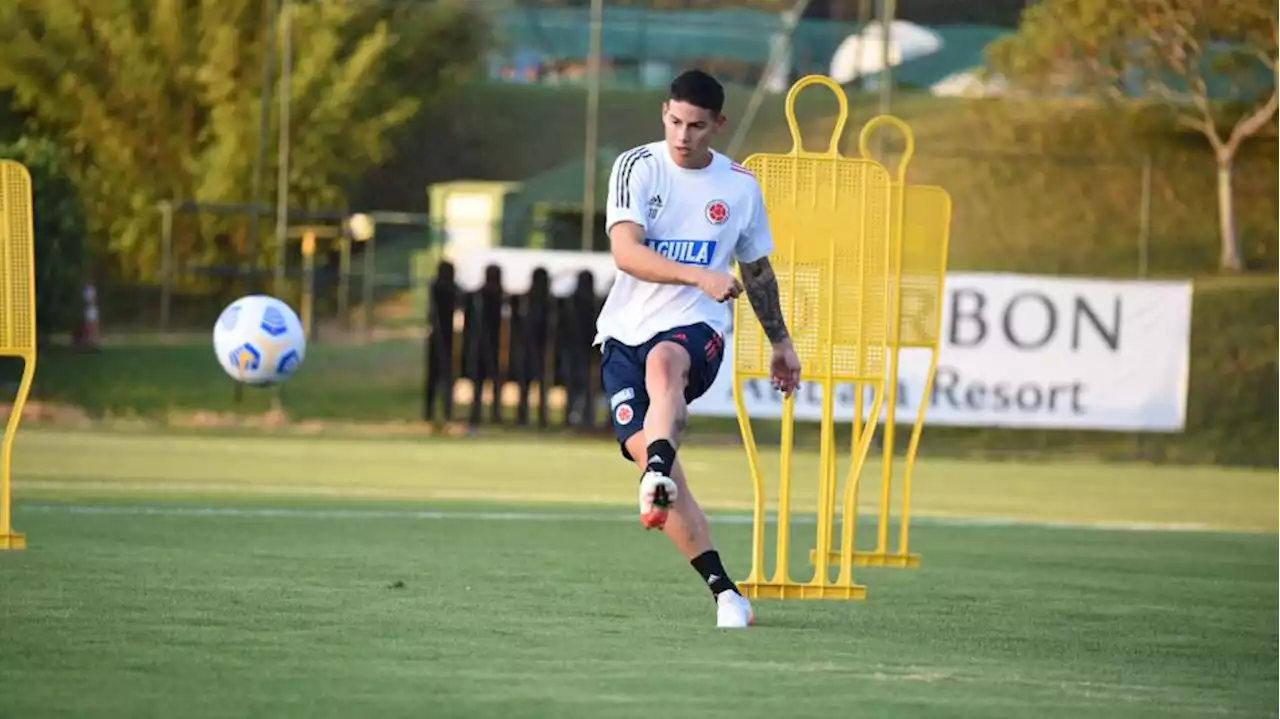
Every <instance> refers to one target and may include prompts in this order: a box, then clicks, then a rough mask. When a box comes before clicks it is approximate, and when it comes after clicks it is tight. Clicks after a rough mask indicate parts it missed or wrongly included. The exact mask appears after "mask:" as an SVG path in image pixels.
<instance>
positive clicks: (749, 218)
mask: <svg viewBox="0 0 1280 719" xmlns="http://www.w3.org/2000/svg"><path fill="white" fill-rule="evenodd" d="M619 222H634V223H636V224H638V225H640V226H641V227H643V228H644V237H645V244H646V245H648V246H649V248H650V249H653V250H655V251H656V252H658V253H659V254H661V255H663V256H665V257H667V258H668V259H671V260H675V261H676V262H681V263H684V264H689V265H697V266H699V267H706V268H709V269H712V270H716V271H719V272H728V271H729V267H730V262H731V261H732V260H737V261H738V262H755V261H756V260H759V259H760V258H762V257H765V256H767V255H768V254H769V253H771V252H772V251H773V235H772V234H771V233H770V231H769V221H768V217H767V216H766V214H765V208H764V198H763V196H762V195H761V194H760V184H759V183H758V182H757V181H756V178H755V176H754V175H752V174H751V172H750V171H749V170H747V169H746V168H744V167H742V166H741V165H738V164H736V163H734V162H732V161H730V160H729V158H728V157H726V156H724V155H721V154H720V153H718V152H715V151H712V158H711V164H710V165H708V166H707V167H704V168H702V169H700V170H689V169H686V168H683V167H681V166H679V165H677V164H676V163H675V160H673V159H672V158H671V154H670V153H669V152H668V151H667V144H666V141H665V140H660V141H658V142H652V143H649V144H647V145H641V146H640V147H636V148H633V149H631V150H629V151H627V152H624V153H622V154H621V155H620V156H619V157H618V159H617V160H616V161H615V162H614V164H613V171H612V172H611V173H610V174H609V197H608V205H607V208H606V211H605V230H606V231H608V230H610V229H612V228H613V226H614V225H615V224H617V223H619ZM732 321H733V305H732V303H730V302H725V303H720V302H716V301H715V300H713V299H711V298H710V297H709V296H707V295H706V293H704V292H703V291H702V290H700V289H698V288H697V287H689V286H685V285H674V284H661V283H656V282H646V281H644V280H640V279H637V278H635V277H633V276H631V275H629V274H627V273H626V272H623V271H622V270H618V271H617V274H616V275H615V276H614V281H613V287H612V288H611V289H610V290H609V296H608V298H606V299H605V303H604V308H603V309H602V310H601V311H600V317H599V318H598V319H597V320H596V338H595V343H596V344H601V343H603V342H604V341H605V340H607V339H614V340H617V341H618V342H621V343H623V344H627V345H632V346H634V345H639V344H643V343H644V342H646V341H648V340H649V339H650V338H651V337H653V336H654V335H655V334H657V333H659V332H662V331H664V330H669V329H671V328H673V327H680V326H682V325H690V324H696V323H698V322H705V323H707V324H708V325H710V326H711V328H712V329H714V330H715V331H716V332H719V333H721V334H724V333H725V332H726V331H727V330H728V328H729V326H730V324H731V323H732Z"/></svg>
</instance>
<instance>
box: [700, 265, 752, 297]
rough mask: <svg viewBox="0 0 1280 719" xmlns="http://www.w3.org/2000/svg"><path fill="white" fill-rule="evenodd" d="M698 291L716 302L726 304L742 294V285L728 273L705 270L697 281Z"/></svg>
mask: <svg viewBox="0 0 1280 719" xmlns="http://www.w3.org/2000/svg"><path fill="white" fill-rule="evenodd" d="M698 289H700V290H702V291H703V292H705V293H707V296H708V297H710V298H711V299H713V300H715V301H716V302H727V301H729V300H731V299H734V298H735V297H737V296H738V295H740V294H742V283H741V282H738V278H737V277H736V276H734V275H732V274H730V273H728V272H716V271H714V270H707V271H705V272H704V273H703V274H702V276H701V277H700V278H699V279H698Z"/></svg>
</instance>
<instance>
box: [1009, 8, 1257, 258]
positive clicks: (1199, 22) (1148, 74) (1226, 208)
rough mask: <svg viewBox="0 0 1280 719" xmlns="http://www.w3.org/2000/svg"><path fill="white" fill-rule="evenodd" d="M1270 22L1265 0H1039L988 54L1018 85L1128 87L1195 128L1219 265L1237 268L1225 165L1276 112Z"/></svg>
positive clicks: (1112, 90)
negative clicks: (1206, 171) (1209, 183)
mask: <svg viewBox="0 0 1280 719" xmlns="http://www.w3.org/2000/svg"><path fill="white" fill-rule="evenodd" d="M1278 32H1280V31H1278V30H1277V16H1276V5H1275V3H1274V2H1272V1H1271V0H1130V1H1129V2H1112V1H1111V0H1044V2H1041V3H1039V4H1036V5H1032V6H1030V7H1028V8H1027V9H1026V11H1025V12H1024V13H1023V16H1022V23H1021V25H1020V27H1019V29H1018V32H1017V33H1015V34H1013V35H1011V36H1009V37H1006V38H1003V39H1001V40H999V41H997V42H996V43H993V45H992V46H991V47H990V48H989V49H988V59H989V61H990V62H991V65H992V68H993V69H994V70H996V71H997V72H1000V73H1001V74H1003V75H1005V76H1006V77H1007V78H1008V79H1009V80H1011V81H1012V82H1013V83H1014V84H1016V85H1022V86H1024V87H1035V88H1037V89H1039V90H1044V89H1045V88H1049V87H1056V88H1060V89H1065V90H1068V91H1074V90H1081V89H1084V90H1090V91H1096V92H1103V93H1106V94H1108V95H1113V96H1118V97H1127V96H1131V95H1132V94H1134V93H1135V92H1136V93H1137V94H1138V95H1139V96H1141V97H1145V98H1148V99H1154V100H1156V101H1157V102H1159V103H1161V104H1162V105H1165V106H1167V107H1168V108H1170V109H1171V110H1172V111H1173V113H1174V115H1175V117H1176V121H1177V123H1178V124H1179V125H1181V126H1183V127H1187V128H1191V129H1194V130H1196V131H1198V132H1200V133H1202V134H1203V135H1204V137H1205V139H1206V140H1207V141H1208V143H1209V146H1210V147H1211V148H1212V150H1213V155H1214V159H1215V161H1216V169H1217V188H1218V193H1217V194H1218V221H1219V238H1218V239H1219V246H1220V250H1219V267H1220V268H1221V269H1223V270H1240V269H1242V268H1243V261H1242V259H1241V255H1240V242H1239V238H1238V237H1237V235H1236V226H1235V210H1234V193H1233V191H1232V171H1233V166H1234V162H1235V158H1236V154H1237V152H1238V151H1239V149H1240V146H1241V144H1242V143H1243V142H1244V141H1245V140H1247V139H1248V138H1250V137H1252V136H1254V135H1255V134H1257V133H1258V132H1259V131H1260V130H1262V129H1263V128H1264V127H1265V126H1266V125H1267V124H1268V123H1269V122H1270V121H1271V119H1272V118H1273V117H1275V115H1276V109H1277V97H1276V59H1277V58H1276V43H1277V33H1278Z"/></svg>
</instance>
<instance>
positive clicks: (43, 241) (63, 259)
mask: <svg viewBox="0 0 1280 719" xmlns="http://www.w3.org/2000/svg"><path fill="white" fill-rule="evenodd" d="M0 158H5V159H8V160H17V161H18V162H21V163H22V164H23V165H25V166H26V168H27V171H28V172H30V173H31V185H32V187H31V193H32V204H33V205H34V208H33V210H34V212H33V213H32V224H34V225H35V251H36V332H37V335H38V336H39V338H40V340H41V341H43V340H44V339H45V338H47V337H48V336H49V335H50V334H52V333H55V332H62V331H66V330H70V329H72V328H74V327H75V326H76V324H78V323H79V321H80V318H81V317H82V313H81V301H80V296H81V289H82V286H83V283H84V267H83V265H82V259H83V252H82V249H83V247H84V240H85V234H86V229H85V214H84V207H82V206H81V204H80V198H79V195H78V194H77V192H76V188H75V186H74V185H73V184H72V182H71V179H70V178H69V177H68V176H67V174H66V171H65V159H64V155H63V153H62V150H61V148H59V147H58V145H57V144H56V143H54V142H51V141H50V140H47V139H37V138H31V137H22V138H19V139H18V140H17V141H16V142H12V143H7V144H2V145H0Z"/></svg>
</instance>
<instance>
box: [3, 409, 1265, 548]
mask: <svg viewBox="0 0 1280 719" xmlns="http://www.w3.org/2000/svg"><path fill="white" fill-rule="evenodd" d="M681 460H682V462H683V463H684V464H685V465H686V467H687V468H688V471H689V474H690V481H691V483H692V486H693V491H694V493H695V494H696V495H697V497H698V498H699V500H700V501H701V502H703V504H704V505H706V506H707V507H708V508H709V509H712V510H737V511H742V510H749V509H750V508H751V506H752V489H751V481H750V475H749V474H748V470H747V466H746V459H745V456H744V454H743V452H742V450H741V448H734V447H705V446H704V447H699V446H697V445H690V446H688V447H686V448H684V449H683V450H682V451H681ZM762 462H763V466H764V467H765V468H766V471H768V472H770V475H771V476H773V475H776V468H777V467H778V464H779V463H778V456H777V453H776V452H774V451H772V450H769V449H765V450H764V451H763V452H762ZM846 469H847V460H846V461H845V462H842V463H841V466H840V471H841V472H842V473H843V472H844V471H845V470H846ZM635 472H636V470H635V469H634V467H633V466H631V465H630V464H628V463H626V462H624V461H623V460H622V459H621V457H620V456H619V454H618V451H617V448H616V445H614V444H613V443H611V442H609V441H600V440H574V439H566V438H561V437H554V436H546V437H536V436H531V437H528V438H503V439H500V440H495V439H488V438H454V439H444V438H434V439H424V440H421V441H408V440H404V439H352V438H340V439H339V438H319V437H306V438H297V437H288V438H284V437H209V436H188V435H155V434H135V433H97V432H65V431H51V430H44V429H36V430H24V431H23V432H22V433H21V434H20V435H19V438H18V442H17V451H16V454H15V458H14V476H15V478H16V479H15V483H14V485H15V495H16V496H17V497H18V498H19V499H27V500H57V499H65V498H68V497H81V498H86V499H90V498H94V497H102V496H119V495H122V494H130V493H134V494H141V495H155V494H172V495H199V496H206V497H214V496H216V497H227V498H234V497H263V496H268V495H279V496H297V497H327V498H368V499H385V500H405V501H407V500H432V501H435V500H455V501H477V502H489V501H500V502H512V503H515V502H519V503H526V502H527V503H541V504H566V505H614V506H629V505H631V504H632V503H634V501H635V499H634V492H635V479H636V477H635ZM792 476H793V491H792V502H793V507H794V508H795V509H796V511H798V512H806V511H808V512H812V511H813V509H814V507H815V505H816V497H817V481H816V478H817V476H818V475H817V457H816V453H813V452H804V453H798V454H797V455H796V456H795V458H794V460H793V470H792ZM770 485H771V486H772V480H770ZM879 489H880V465H879V463H878V462H876V461H869V462H868V463H867V465H866V467H865V468H864V471H863V475H862V482H861V488H860V492H859V500H860V501H859V505H860V509H861V511H862V512H868V511H874V510H875V508H876V507H877V506H878V504H879ZM772 491H773V490H772V489H770V492H772ZM771 496H772V494H771ZM893 499H894V504H895V506H897V501H898V497H897V496H895V497H894V498H893ZM1277 506H1278V498H1277V483H1276V481H1275V474H1274V472H1268V471H1266V470H1247V469H1222V468H1213V467H1169V466H1150V465H1139V464H1099V463H1084V462H1081V463H1061V462H1060V463H1043V464H1039V463H1026V462H1022V463H1015V462H970V461H959V460H943V459H928V458H926V459H922V460H921V461H920V462H919V464H918V467H917V470H916V473H915V479H914V488H913V513H915V514H916V515H918V516H959V517H972V518H999V519H1009V520H1019V521H1026V522H1039V523H1054V522H1061V523H1068V524H1094V523H1101V524H1124V523H1140V524H1165V525H1187V526H1196V527H1205V528H1217V529H1235V530H1251V531H1264V532H1275V531H1276V528H1277Z"/></svg>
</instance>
